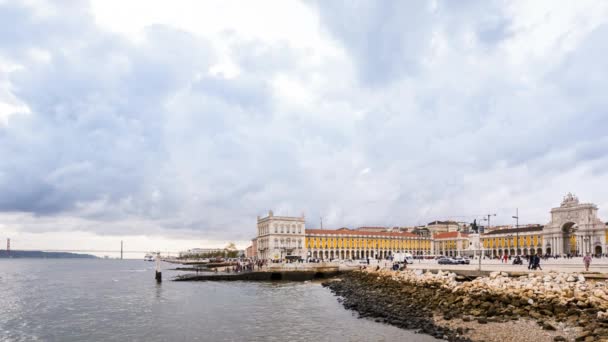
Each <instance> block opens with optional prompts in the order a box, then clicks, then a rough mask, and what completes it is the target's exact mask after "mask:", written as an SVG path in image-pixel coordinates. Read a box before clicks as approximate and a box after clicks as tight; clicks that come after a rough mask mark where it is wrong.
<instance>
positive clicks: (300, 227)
mask: <svg viewBox="0 0 608 342" xmlns="http://www.w3.org/2000/svg"><path fill="white" fill-rule="evenodd" d="M298 234H302V225H301V224H299V225H298Z"/></svg>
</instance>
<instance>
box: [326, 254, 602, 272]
mask: <svg viewBox="0 0 608 342" xmlns="http://www.w3.org/2000/svg"><path fill="white" fill-rule="evenodd" d="M478 262H479V260H476V259H471V263H470V264H469V265H439V264H438V263H437V260H415V261H414V263H413V264H408V265H407V268H408V269H414V270H416V269H422V270H450V271H456V270H467V271H476V270H478V268H479V264H478ZM512 262H513V260H509V263H501V262H500V260H491V259H485V260H483V259H482V260H481V270H482V271H504V272H568V273H572V272H576V273H580V272H584V271H585V267H584V265H583V258H572V259H564V258H559V259H548V260H546V261H545V260H541V263H540V265H541V267H542V270H536V271H529V270H528V265H527V263H526V261H525V259H524V264H523V265H513V264H512ZM325 264H332V263H331V262H328V263H325ZM339 265H341V266H342V267H341V268H348V267H355V266H367V264H362V263H360V262H358V261H357V262H346V263H344V262H343V263H339ZM378 265H379V266H380V267H382V268H390V267H391V266H392V265H393V263H392V262H391V261H389V260H379V261H378V260H370V265H369V266H372V267H375V266H378ZM589 272H590V273H605V274H606V275H608V258H593V261H592V262H591V267H589Z"/></svg>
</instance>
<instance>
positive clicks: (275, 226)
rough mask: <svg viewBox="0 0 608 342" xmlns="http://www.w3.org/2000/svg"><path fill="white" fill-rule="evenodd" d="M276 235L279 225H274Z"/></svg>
mask: <svg viewBox="0 0 608 342" xmlns="http://www.w3.org/2000/svg"><path fill="white" fill-rule="evenodd" d="M274 233H275V234H276V233H277V225H276V223H275V225H274Z"/></svg>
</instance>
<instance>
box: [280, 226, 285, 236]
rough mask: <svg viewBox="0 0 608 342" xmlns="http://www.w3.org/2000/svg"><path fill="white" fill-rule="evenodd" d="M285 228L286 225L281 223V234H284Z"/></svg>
mask: <svg viewBox="0 0 608 342" xmlns="http://www.w3.org/2000/svg"><path fill="white" fill-rule="evenodd" d="M284 228H285V225H283V224H282V225H281V234H283V229H284Z"/></svg>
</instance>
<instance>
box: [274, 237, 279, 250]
mask: <svg viewBox="0 0 608 342" xmlns="http://www.w3.org/2000/svg"><path fill="white" fill-rule="evenodd" d="M278 246H279V239H274V247H275V248H276V247H278Z"/></svg>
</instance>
